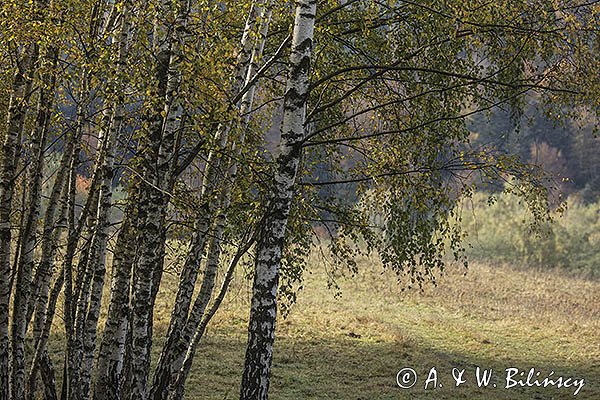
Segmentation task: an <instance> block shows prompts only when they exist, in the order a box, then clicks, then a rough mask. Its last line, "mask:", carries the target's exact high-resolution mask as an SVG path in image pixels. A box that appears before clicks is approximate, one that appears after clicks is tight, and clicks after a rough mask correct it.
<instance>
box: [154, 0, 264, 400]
mask: <svg viewBox="0 0 600 400" xmlns="http://www.w3.org/2000/svg"><path fill="white" fill-rule="evenodd" d="M264 7H265V4H264V1H257V2H255V3H254V4H253V6H252V8H251V11H250V14H249V16H248V20H247V22H246V26H245V29H244V33H243V36H242V40H241V46H240V47H241V51H240V53H239V55H238V60H237V69H236V72H235V75H234V79H233V81H232V87H231V88H230V93H232V94H235V93H236V92H237V91H239V90H240V89H241V88H242V86H243V84H244V81H245V78H246V76H247V74H248V69H249V65H250V64H251V59H252V56H253V54H254V53H256V51H257V50H256V48H257V46H258V47H259V48H260V49H261V53H262V49H263V48H264V43H263V41H262V40H261V39H259V40H258V43H260V44H258V45H257V44H256V43H257V41H256V40H253V39H252V35H253V32H254V31H255V30H256V29H257V28H256V26H257V22H258V20H259V17H264V15H263V14H264V12H263V10H264V9H265V8H264ZM265 25H266V28H264V29H268V22H267V23H266V24H265ZM261 32H262V29H261ZM265 35H266V33H265ZM229 130H230V126H229V125H221V126H219V128H218V130H217V133H216V138H217V143H218V150H217V151H211V152H210V154H209V157H208V160H207V166H206V170H205V175H204V180H203V185H202V191H201V198H202V202H203V203H202V204H203V205H202V208H201V210H200V211H199V214H198V219H197V220H196V222H195V227H194V233H193V236H192V239H191V241H190V242H191V243H190V249H189V251H188V254H187V257H186V260H185V263H184V266H183V269H182V272H181V275H180V280H179V286H178V291H177V296H176V300H175V303H174V308H173V311H172V313H171V321H170V324H169V329H168V333H167V340H166V342H165V345H164V346H163V349H162V352H161V355H160V358H159V361H158V366H157V368H156V371H155V374H154V381H153V385H152V389H151V394H150V397H151V398H152V399H154V400H159V399H166V397H167V394H168V387H169V381H170V380H172V379H175V377H176V374H177V372H178V371H179V369H180V368H181V365H182V363H183V360H184V356H185V352H186V350H187V347H188V346H189V344H190V342H191V340H192V337H193V333H194V331H195V330H196V328H197V326H198V324H199V323H200V319H201V318H202V315H203V314H204V310H205V309H206V306H207V305H208V301H209V300H210V297H211V295H212V291H213V287H214V279H215V276H216V267H217V265H218V264H217V263H218V257H217V263H215V262H214V261H213V262H211V263H207V267H206V271H205V274H204V280H203V283H202V287H201V289H200V293H199V295H198V298H197V299H196V302H195V304H194V307H192V311H191V314H190V316H189V319H188V313H190V306H191V302H192V296H193V292H194V287H195V284H196V280H197V277H198V265H199V264H200V262H201V259H202V256H203V254H204V252H205V247H206V243H207V237H208V233H209V231H210V228H211V225H213V223H214V216H215V214H216V209H217V207H216V206H215V205H216V204H217V202H216V201H214V195H215V193H214V185H215V183H216V181H217V176H218V174H219V171H220V169H221V168H220V165H221V164H222V160H221V155H220V150H222V149H224V148H225V147H226V144H227V141H228V134H229ZM215 246H216V247H218V248H220V243H219V241H216V242H215V241H213V245H211V249H209V254H214V253H215ZM188 320H189V321H191V323H187V324H186V321H188ZM182 333H183V335H182Z"/></svg>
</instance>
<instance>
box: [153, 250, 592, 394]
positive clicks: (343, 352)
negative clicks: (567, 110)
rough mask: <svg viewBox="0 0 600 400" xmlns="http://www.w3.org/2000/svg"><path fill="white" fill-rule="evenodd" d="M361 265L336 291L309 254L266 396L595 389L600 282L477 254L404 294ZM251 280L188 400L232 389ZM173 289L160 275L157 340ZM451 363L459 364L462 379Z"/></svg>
mask: <svg viewBox="0 0 600 400" xmlns="http://www.w3.org/2000/svg"><path fill="white" fill-rule="evenodd" d="M360 267H361V268H360V269H361V271H362V272H361V274H359V276H357V277H355V278H353V279H348V280H341V281H340V284H341V293H342V295H341V297H339V298H336V297H335V296H334V294H335V291H333V290H329V289H327V286H326V284H325V281H326V279H325V277H326V272H325V268H323V267H322V266H320V264H319V263H318V260H316V259H315V260H313V262H312V263H311V270H312V273H311V274H307V276H306V280H305V282H304V289H303V290H302V291H300V293H299V295H298V301H297V304H296V305H295V306H294V307H293V308H292V310H291V313H290V315H289V316H288V317H287V318H286V319H280V320H279V321H278V326H277V337H276V344H275V359H274V363H273V364H274V365H273V376H272V382H271V391H270V399H272V400H283V399H286V400H287V399H349V400H350V399H353V400H358V399H365V400H376V399H380V400H383V399H390V400H391V399H507V400H508V399H511V400H513V399H570V398H577V399H600V329H599V328H600V306H599V304H600V282H598V281H587V280H583V279H577V278H573V277H565V276H563V275H561V274H560V273H559V272H548V271H545V272H542V271H526V270H517V269H514V268H510V267H506V266H504V267H502V266H496V267H492V266H484V265H477V264H474V265H471V266H470V267H469V269H468V270H467V273H466V276H465V275H463V274H464V272H465V270H464V269H460V268H456V269H453V270H450V271H449V272H448V273H447V275H446V276H445V277H444V278H443V279H442V280H441V282H440V283H439V285H438V286H437V287H435V288H434V287H432V288H429V289H427V290H426V291H425V293H418V292H414V291H412V292H404V293H402V292H401V291H400V286H398V284H397V283H396V281H395V279H394V275H393V274H388V273H384V274H381V268H380V267H379V265H378V264H377V262H376V261H370V260H367V259H365V260H362V261H361V263H360ZM248 286H249V284H248V283H244V282H243V281H241V280H239V281H238V282H237V284H236V285H235V286H234V288H233V291H232V292H231V293H230V294H229V296H228V297H227V299H226V303H225V304H224V306H223V308H222V310H221V311H220V312H219V313H218V314H217V316H216V317H215V320H214V323H213V324H212V327H211V328H210V329H209V331H208V332H207V335H206V337H205V338H204V341H203V342H202V344H201V346H200V348H199V350H198V354H197V357H196V359H195V365H194V370H193V374H192V375H191V377H190V379H189V383H188V385H187V391H186V397H187V398H188V399H236V398H237V397H238V391H239V382H240V376H241V370H242V366H243V355H244V349H245V340H246V321H247V317H248V315H247V314H248V300H249V287H248ZM173 290H174V288H170V286H169V284H168V283H167V284H166V286H164V291H163V295H162V296H161V299H159V301H158V303H157V307H158V308H157V331H156V333H157V337H156V338H157V339H159V338H160V339H162V335H163V334H164V333H163V332H164V325H166V323H167V321H168V314H169V310H170V305H169V304H168V299H169V298H170V297H171V294H172V292H173ZM161 330H162V331H163V332H161ZM155 359H156V356H155ZM477 367H480V368H481V369H482V370H483V369H486V370H489V369H492V379H491V380H490V382H489V384H488V386H487V387H482V388H479V387H478V385H477V382H476V378H475V374H476V370H477ZM403 368H412V369H414V371H415V372H416V373H417V374H418V381H417V383H416V385H415V386H414V387H412V388H410V389H401V388H400V387H399V386H398V385H397V383H396V375H397V373H398V372H399V371H400V370H401V369H403ZM432 368H435V369H436V372H437V382H436V381H435V380H434V379H433V377H434V376H433V372H431V369H432ZM454 368H456V370H455V374H458V371H459V370H463V369H464V370H465V372H464V375H463V378H464V379H465V380H466V382H465V383H464V384H462V385H460V386H459V387H456V386H455V380H454V379H453V377H452V372H453V369H454ZM507 368H519V372H524V376H522V377H519V376H515V379H518V378H520V379H522V380H523V381H525V380H526V378H527V374H528V372H529V371H530V369H531V368H534V369H535V370H534V374H536V373H538V372H539V373H540V374H539V375H536V376H537V377H538V380H540V381H541V380H542V379H543V378H545V377H548V375H549V374H550V373H551V371H554V374H553V375H552V378H557V377H559V376H562V377H564V378H565V379H566V378H568V377H572V378H577V379H582V378H583V379H584V384H585V385H584V386H583V388H582V389H581V391H580V392H579V393H578V394H577V396H575V397H574V395H573V393H574V392H575V390H576V388H575V387H570V388H564V387H563V388H557V387H553V386H551V387H547V388H539V387H520V386H519V385H517V386H516V387H512V388H505V386H506V369H507ZM430 374H431V375H430ZM428 376H429V377H430V378H432V379H431V381H430V384H429V389H428V390H424V386H425V382H426V380H427V378H428ZM534 378H535V376H534ZM533 380H534V379H531V380H530V381H533ZM434 383H437V388H434V387H433V386H434ZM511 383H512V381H511ZM494 384H495V385H496V387H494V386H493V385H494Z"/></svg>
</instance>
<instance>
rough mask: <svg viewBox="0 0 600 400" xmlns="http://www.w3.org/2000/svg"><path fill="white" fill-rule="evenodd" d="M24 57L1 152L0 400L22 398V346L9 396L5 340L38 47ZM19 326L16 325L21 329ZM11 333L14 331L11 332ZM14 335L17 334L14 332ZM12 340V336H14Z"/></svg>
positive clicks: (16, 350) (16, 349)
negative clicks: (17, 182)
mask: <svg viewBox="0 0 600 400" xmlns="http://www.w3.org/2000/svg"><path fill="white" fill-rule="evenodd" d="M24 52H25V54H24V56H23V59H22V60H21V63H19V66H18V70H17V72H16V74H15V78H14V81H13V86H12V93H11V98H10V101H9V107H8V116H7V124H6V136H5V137H4V138H3V139H4V140H3V143H2V147H1V148H0V152H1V153H0V159H1V162H2V164H1V165H0V399H1V400H4V399H6V400H8V399H9V397H10V398H11V399H16V400H21V399H23V397H24V387H25V385H24V380H25V373H24V367H25V366H24V360H25V359H24V357H25V355H24V351H25V348H24V342H13V345H12V352H13V359H12V368H13V371H12V382H11V384H10V385H11V388H12V393H10V395H9V379H8V376H9V371H10V369H9V364H8V360H9V340H8V320H9V310H8V305H9V302H10V291H11V287H10V286H11V285H10V279H9V277H10V276H11V267H10V258H11V257H10V243H11V224H10V217H11V213H12V196H13V191H14V179H15V173H16V168H17V160H18V157H19V152H20V150H19V149H20V141H21V136H22V133H23V125H24V122H25V115H26V113H27V109H28V102H29V98H30V93H31V83H32V79H33V76H32V74H33V68H34V65H35V63H36V61H37V56H38V48H37V45H30V46H28V47H27V48H26V49H25V50H24ZM17 306H18V308H17V309H15V310H14V311H13V315H14V314H15V313H17V312H21V313H22V314H19V318H21V319H23V320H24V319H25V313H24V312H23V311H25V310H24V308H25V306H26V304H21V303H20V302H19V303H18V304H17ZM20 325H21V324H19V326H20ZM13 332H14V330H13ZM14 333H18V330H17V332H14ZM13 337H14V335H13Z"/></svg>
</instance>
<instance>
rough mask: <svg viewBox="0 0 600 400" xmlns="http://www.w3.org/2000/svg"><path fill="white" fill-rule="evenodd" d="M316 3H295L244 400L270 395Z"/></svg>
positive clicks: (262, 237)
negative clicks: (279, 293) (279, 291)
mask: <svg viewBox="0 0 600 400" xmlns="http://www.w3.org/2000/svg"><path fill="white" fill-rule="evenodd" d="M316 3H317V2H316V0H300V1H298V2H297V5H296V17H295V23H294V33H293V36H292V48H291V54H290V66H289V71H288V81H287V87H286V93H285V97H284V113H283V122H282V125H281V143H280V154H279V156H278V158H277V171H276V172H275V179H274V183H273V188H272V194H271V198H270V201H269V204H268V208H267V215H266V216H265V220H264V223H263V224H264V225H263V227H262V229H261V233H260V236H259V241H258V244H257V249H256V260H255V273H254V285H253V290H252V303H251V308H250V321H249V324H248V346H247V349H246V359H245V366H244V373H243V376H242V385H241V390H240V399H241V400H266V399H267V398H268V391H269V378H270V372H271V362H272V359H273V343H274V340H275V319H276V315H277V299H276V298H277V284H278V280H279V267H280V263H281V254H282V250H283V246H284V239H285V231H286V226H287V221H288V216H289V212H290V207H291V203H292V197H293V193H294V188H295V180H296V175H297V171H298V165H299V163H300V157H301V154H302V150H301V149H302V139H303V137H304V124H305V117H306V102H307V97H308V90H309V77H308V73H309V66H310V57H311V50H312V40H313V32H314V24H315V13H316Z"/></svg>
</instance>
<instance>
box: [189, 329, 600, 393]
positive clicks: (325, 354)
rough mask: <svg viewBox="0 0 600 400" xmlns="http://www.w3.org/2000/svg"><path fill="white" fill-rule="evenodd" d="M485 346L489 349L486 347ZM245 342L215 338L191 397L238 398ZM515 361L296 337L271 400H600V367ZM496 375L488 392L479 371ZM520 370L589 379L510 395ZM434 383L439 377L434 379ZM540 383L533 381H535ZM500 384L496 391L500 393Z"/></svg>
mask: <svg viewBox="0 0 600 400" xmlns="http://www.w3.org/2000/svg"><path fill="white" fill-rule="evenodd" d="M482 345H485V344H482ZM244 349H245V338H244V337H243V336H241V335H240V336H238V337H236V338H234V339H232V338H231V337H227V336H225V335H215V336H210V337H207V338H206V340H205V342H204V344H203V345H202V347H201V348H200V349H199V353H198V356H197V358H196V362H195V366H194V370H193V373H192V375H191V376H190V379H189V382H188V385H187V388H186V398H188V399H236V398H237V397H238V390H239V381H240V376H241V371H242V367H243V356H244ZM506 360H507V361H498V360H494V359H493V358H492V357H490V358H489V359H485V358H482V359H473V358H469V357H468V356H465V355H463V354H456V353H451V352H448V353H445V352H440V351H432V350H429V349H427V348H425V347H422V346H420V345H418V344H413V343H410V342H398V343H389V342H379V343H378V342H368V341H365V340H363V339H362V338H352V337H348V338H343V337H342V338H338V339H335V340H333V339H327V340H318V339H314V338H310V339H303V338H294V337H290V336H284V337H280V338H278V339H277V341H276V345H275V359H274V365H273V375H272V379H271V390H270V399H273V400H277V399H282V400H283V399H285V400H288V399H298V400H300V399H342V400H343V399H348V400H350V399H352V400H359V399H361V400H383V399H386V400H387V399H390V400H391V399H506V400H508V399H511V400H513V399H569V398H577V399H590V400H592V399H600V387H599V385H598V383H599V378H600V373H599V372H600V368H599V367H600V366H599V365H598V364H596V365H580V364H578V363H577V362H576V361H575V360H574V361H573V363H571V364H568V365H565V364H564V361H563V364H560V363H552V362H545V363H542V364H539V363H537V364H533V363H531V362H528V360H526V359H520V358H519V354H508V355H507V357H506ZM478 366H479V367H481V368H482V369H492V370H493V372H492V379H491V380H490V381H489V384H488V386H487V387H482V388H480V387H478V385H477V380H476V378H475V374H476V368H477V367H478ZM407 367H410V368H412V369H414V370H415V371H416V372H417V374H418V381H417V383H416V384H415V386H414V387H412V388H410V389H401V388H400V387H398V385H397V384H396V374H397V373H398V371H400V370H401V369H403V368H407ZM432 367H435V368H436V371H437V388H434V384H433V382H431V383H430V385H429V390H424V385H425V381H426V380H427V377H428V374H429V372H430V370H431V368H432ZM511 367H513V368H519V369H520V371H521V372H524V376H523V377H520V376H515V379H522V380H523V381H525V380H526V378H527V374H528V372H529V370H530V368H535V371H536V372H540V375H539V377H538V379H539V380H540V381H541V380H542V379H544V378H545V377H547V376H548V374H549V373H550V372H551V371H554V375H553V376H552V377H553V378H555V379H556V378H557V377H558V376H563V377H564V378H567V377H572V378H578V379H580V378H584V379H585V386H584V387H583V388H582V389H581V391H580V392H579V393H578V395H577V396H576V397H574V396H573V393H574V391H575V389H576V388H575V387H570V388H564V387H562V388H557V387H552V386H549V387H546V388H543V387H542V388H540V387H519V385H517V386H516V387H512V388H509V389H507V388H505V386H506V371H505V370H506V369H507V368H511ZM453 368H458V369H459V370H462V369H464V370H465V372H464V375H463V378H464V379H465V380H466V382H465V383H464V384H462V385H460V387H456V386H455V381H454V379H453V377H452V370H453ZM432 376H433V375H432ZM532 380H533V379H532ZM494 384H495V385H496V387H494Z"/></svg>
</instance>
